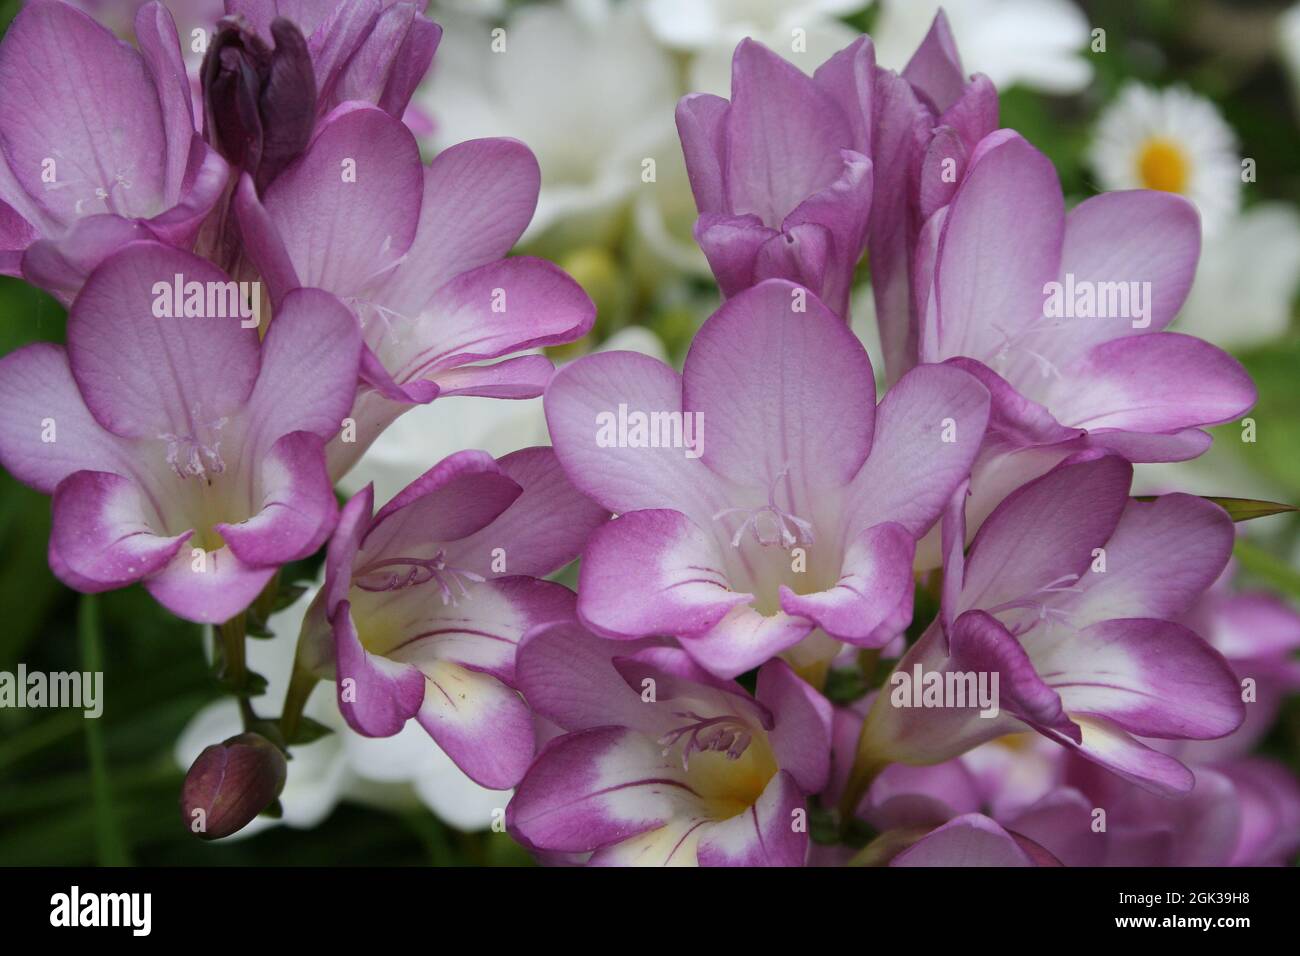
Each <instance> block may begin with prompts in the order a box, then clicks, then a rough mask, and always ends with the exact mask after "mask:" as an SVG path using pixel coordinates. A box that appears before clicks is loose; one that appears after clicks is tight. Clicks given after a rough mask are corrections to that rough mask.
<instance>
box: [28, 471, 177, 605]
mask: <svg viewBox="0 0 1300 956" xmlns="http://www.w3.org/2000/svg"><path fill="white" fill-rule="evenodd" d="M52 508H53V522H52V524H51V527H50V543H49V549H50V557H51V560H50V564H51V567H53V568H54V569H55V571H56V573H57V572H59V571H66V572H67V577H66V578H65V580H66V581H67V583H68V584H70V585H71V586H72V587H75V588H77V589H78V590H81V591H106V590H108V589H110V588H117V587H122V586H123V585H126V584H130V583H131V582H133V581H139V580H141V579H142V578H146V577H148V576H149V575H150V574H153V573H154V572H156V571H158V570H159V569H160V568H162V567H164V566H165V565H166V564H167V563H168V562H169V561H170V560H171V559H172V557H173V556H174V555H175V554H176V553H177V552H178V551H180V549H181V547H182V546H183V545H184V544H185V541H186V539H187V538H188V537H189V534H188V533H185V534H178V535H175V536H173V537H163V536H160V535H158V534H157V533H156V532H155V531H154V530H153V527H152V526H151V523H150V521H149V503H148V500H147V499H146V497H145V495H144V494H143V493H142V492H141V490H140V489H139V488H138V487H137V486H136V485H135V484H133V483H132V482H131V481H130V480H129V479H127V478H123V477H122V476H120V475H113V474H108V473H107V472H102V471H78V472H76V473H75V474H72V475H69V476H68V477H67V478H65V479H64V480H63V481H61V482H60V483H59V486H58V488H57V489H56V490H55V492H54V500H53V504H52ZM60 577H63V575H60Z"/></svg>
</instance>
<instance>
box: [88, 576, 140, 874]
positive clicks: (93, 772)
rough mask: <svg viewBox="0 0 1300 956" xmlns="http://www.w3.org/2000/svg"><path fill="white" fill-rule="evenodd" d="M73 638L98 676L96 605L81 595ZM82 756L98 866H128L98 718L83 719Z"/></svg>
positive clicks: (100, 660) (91, 598)
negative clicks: (86, 759) (86, 768)
mask: <svg viewBox="0 0 1300 956" xmlns="http://www.w3.org/2000/svg"><path fill="white" fill-rule="evenodd" d="M77 637H78V638H79V640H80V643H81V663H82V668H83V670H85V671H86V672H87V673H92V674H95V673H99V674H102V673H103V670H104V665H103V655H102V653H101V647H100V637H99V605H98V604H97V603H96V599H95V597H94V596H93V595H89V594H88V595H85V596H84V597H82V599H81V603H80V604H79V605H78V607H77ZM84 723H85V727H86V752H87V756H88V757H89V760H90V797H91V804H92V808H93V813H94V820H95V850H96V857H97V860H98V862H99V865H100V866H130V865H131V859H130V856H129V854H128V853H127V849H126V844H125V842H123V840H122V834H121V832H120V831H119V830H118V826H117V817H116V814H115V813H114V812H113V794H112V790H111V788H110V786H109V781H108V752H107V750H106V748H105V747H104V732H103V728H101V727H100V724H99V718H95V719H91V718H86V719H85V721H84Z"/></svg>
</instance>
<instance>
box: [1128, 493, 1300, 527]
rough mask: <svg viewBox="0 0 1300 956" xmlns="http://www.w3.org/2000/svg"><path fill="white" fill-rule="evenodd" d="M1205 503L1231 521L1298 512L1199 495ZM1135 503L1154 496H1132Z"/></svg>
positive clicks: (1263, 503) (1281, 506)
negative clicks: (1208, 502) (1214, 505)
mask: <svg viewBox="0 0 1300 956" xmlns="http://www.w3.org/2000/svg"><path fill="white" fill-rule="evenodd" d="M1200 497H1201V498H1203V499H1204V500H1206V501H1212V502H1214V503H1215V504H1216V505H1218V506H1219V507H1220V508H1222V509H1223V510H1224V511H1226V512H1228V517H1229V518H1231V519H1232V520H1233V521H1249V520H1250V519H1251V518H1267V517H1269V516H1270V515H1281V514H1286V513H1288V512H1291V511H1300V508H1297V507H1296V506H1295V505H1284V504H1282V503H1281V502H1277V501H1261V500H1259V499H1258V498H1219V497H1215V496H1212V495H1201V496H1200ZM1134 500H1136V501H1155V500H1156V496H1155V495H1134Z"/></svg>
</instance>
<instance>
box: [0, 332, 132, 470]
mask: <svg viewBox="0 0 1300 956" xmlns="http://www.w3.org/2000/svg"><path fill="white" fill-rule="evenodd" d="M0 409H2V410H3V411H2V412H0V462H2V463H3V464H4V466H5V468H7V469H8V470H9V471H10V472H12V473H13V475H14V476H15V477H16V478H18V480H20V481H22V482H24V483H26V484H28V485H31V486H32V487H33V488H36V489H37V490H38V491H43V492H45V493H46V494H52V493H53V492H54V489H55V486H57V485H58V483H59V482H61V481H62V480H63V479H64V478H67V477H68V476H69V475H71V474H72V473H73V472H76V471H82V470H91V471H103V470H112V471H114V472H116V473H118V474H123V475H127V474H130V461H131V451H130V448H129V445H128V444H127V443H126V442H123V441H122V440H121V439H119V438H118V437H117V436H116V435H114V434H112V433H111V432H108V431H106V430H105V429H104V428H103V427H102V426H101V425H100V424H99V422H97V421H95V418H94V416H93V415H91V414H90V410H89V409H88V408H86V403H85V401H84V400H83V399H82V397H81V392H80V391H78V389H77V383H76V381H74V380H73V378H72V371H71V369H69V367H68V356H67V353H66V352H65V351H64V350H63V349H62V348H61V347H59V346H57V345H51V344H48V343H43V342H40V343H36V344H34V345H28V346H26V347H24V348H21V349H18V350H17V351H15V352H11V353H9V354H8V355H6V356H5V357H4V358H0ZM46 439H48V440H46Z"/></svg>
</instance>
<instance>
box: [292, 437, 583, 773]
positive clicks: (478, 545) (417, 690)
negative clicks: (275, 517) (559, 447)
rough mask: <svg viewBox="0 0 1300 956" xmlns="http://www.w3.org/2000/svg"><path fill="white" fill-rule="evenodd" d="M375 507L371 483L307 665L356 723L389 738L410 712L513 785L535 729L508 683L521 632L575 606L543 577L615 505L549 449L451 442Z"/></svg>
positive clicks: (356, 503)
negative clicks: (594, 497)
mask: <svg viewBox="0 0 1300 956" xmlns="http://www.w3.org/2000/svg"><path fill="white" fill-rule="evenodd" d="M373 507H374V496H373V493H372V491H371V488H370V487H369V486H367V487H366V488H364V489H363V490H362V491H361V492H360V493H359V494H358V495H356V496H355V497H353V498H352V499H351V500H350V501H349V502H348V503H347V505H346V506H345V507H344V509H343V514H342V516H341V517H340V520H339V528H338V531H337V532H336V533H335V535H334V537H333V538H332V539H331V541H330V546H329V552H328V556H327V559H326V577H325V587H324V589H323V591H322V592H321V595H320V598H319V599H318V600H317V602H316V604H315V606H314V607H313V608H312V609H311V611H309V612H308V617H307V623H306V625H305V627H306V634H307V638H308V645H307V648H306V650H305V651H304V652H303V654H304V657H303V660H304V663H305V665H306V666H308V667H310V668H311V669H313V670H314V671H316V672H317V673H321V674H322V675H323V676H332V677H333V678H334V679H335V681H336V682H337V687H338V701H339V709H340V710H341V711H342V712H343V716H344V717H345V718H346V719H347V721H348V724H349V725H350V726H351V727H352V728H353V729H354V730H356V731H357V732H358V733H361V734H364V735H366V736H368V737H389V736H392V735H393V734H396V733H397V732H398V731H400V730H401V729H402V728H403V726H405V724H406V722H407V721H408V720H410V719H411V718H415V719H416V720H417V721H419V723H420V725H421V726H422V727H424V729H425V730H426V731H428V733H429V736H431V737H432V738H433V739H434V740H435V741H436V742H437V743H438V745H439V746H440V747H441V748H442V749H443V750H444V751H445V752H446V754H447V755H448V756H449V757H451V759H452V760H454V761H455V762H456V765H457V766H459V767H460V768H461V769H462V770H463V771H464V772H465V773H466V774H467V775H468V776H469V777H470V778H471V779H473V780H474V781H475V782H476V783H479V784H481V785H483V786H485V787H489V788H492V789H496V790H502V789H506V788H509V787H512V786H514V784H515V783H517V782H518V780H519V778H520V777H521V776H522V775H523V772H524V770H525V769H526V768H527V767H528V763H529V761H530V760H531V759H532V756H533V739H534V737H533V720H532V716H531V715H530V713H529V711H528V708H527V707H526V706H525V705H524V702H523V701H522V700H520V698H519V695H518V694H517V693H516V692H515V690H514V689H513V688H514V683H515V645H516V644H517V643H518V642H519V639H520V638H521V637H523V635H524V634H525V633H527V631H528V630H530V629H531V628H533V627H537V626H539V625H541V624H545V623H549V622H552V621H557V620H564V619H566V618H572V616H573V592H571V591H569V590H568V589H567V588H565V587H563V586H562V585H559V584H554V583H551V582H549V581H543V580H541V578H542V576H543V575H546V574H549V573H551V572H552V571H554V570H556V569H557V568H559V567H561V566H562V565H564V564H565V563H566V562H568V561H570V560H572V559H573V557H574V556H575V555H577V553H578V551H579V550H580V549H581V547H582V544H583V542H584V541H585V540H586V539H587V536H588V535H589V534H590V533H591V531H592V530H593V529H594V528H595V527H596V526H597V525H599V524H600V523H602V522H604V521H605V520H606V519H607V518H608V517H609V515H608V513H607V512H606V511H604V510H603V509H602V508H600V507H599V506H598V505H596V504H594V503H593V502H591V501H589V500H588V499H586V498H585V497H583V496H582V495H581V494H579V493H578V492H577V491H576V490H575V489H574V488H573V487H572V486H571V485H570V484H569V482H568V481H567V480H566V479H565V477H564V473H563V471H562V470H561V469H560V467H559V464H558V463H557V462H556V460H555V455H554V453H553V452H552V451H551V450H550V449H548V448H529V449H525V450H523V451H520V452H515V453H513V454H511V455H507V456H506V457H504V458H502V459H501V460H500V461H499V462H498V461H494V460H493V459H492V457H491V456H490V455H487V454H486V453H484V452H479V451H464V452H458V453H457V454H454V455H452V456H450V457H448V458H446V459H444V460H443V461H442V462H440V463H439V464H437V465H435V466H434V467H433V468H431V469H430V470H429V471H427V472H425V474H424V475H422V476H421V477H420V478H418V479H417V480H416V481H414V482H413V483H412V484H410V485H409V486H407V488H405V489H404V490H403V491H402V492H401V493H399V494H398V495H397V497H396V498H394V499H393V500H392V501H390V502H389V503H388V504H386V505H385V506H384V507H383V508H381V509H380V510H379V512H378V513H377V514H373Z"/></svg>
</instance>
